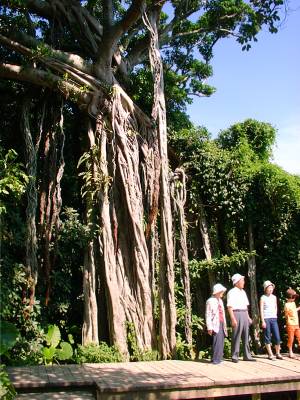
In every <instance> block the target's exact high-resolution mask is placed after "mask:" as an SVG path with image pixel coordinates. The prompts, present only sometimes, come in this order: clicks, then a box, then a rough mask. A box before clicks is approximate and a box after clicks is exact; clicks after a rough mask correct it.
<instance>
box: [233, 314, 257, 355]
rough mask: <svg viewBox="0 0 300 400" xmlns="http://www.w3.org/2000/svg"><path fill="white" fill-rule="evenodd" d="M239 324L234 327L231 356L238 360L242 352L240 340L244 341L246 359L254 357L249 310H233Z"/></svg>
mask: <svg viewBox="0 0 300 400" xmlns="http://www.w3.org/2000/svg"><path fill="white" fill-rule="evenodd" d="M233 313H234V316H235V319H236V322H237V326H236V327H235V328H232V340H231V358H232V359H233V360H237V359H238V358H239V354H240V341H241V339H242V343H243V353H244V359H247V358H252V355H251V353H250V347H249V319H248V312H247V311H246V310H245V311H233Z"/></svg>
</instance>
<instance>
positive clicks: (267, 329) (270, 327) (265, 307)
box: [260, 281, 282, 360]
mask: <svg viewBox="0 0 300 400" xmlns="http://www.w3.org/2000/svg"><path fill="white" fill-rule="evenodd" d="M263 288H264V292H265V293H264V294H263V295H262V296H261V298H260V317H261V326H262V328H263V330H264V341H265V346H266V349H267V352H268V359H269V360H276V358H277V359H279V360H282V356H281V354H280V334H279V328H278V322H277V298H276V296H274V294H273V290H274V288H275V285H274V283H272V282H271V281H265V282H264V283H263ZM272 337H273V340H274V341H275V352H276V354H275V356H274V354H273V352H272V347H271V346H272Z"/></svg>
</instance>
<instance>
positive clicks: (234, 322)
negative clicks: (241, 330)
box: [231, 318, 237, 328]
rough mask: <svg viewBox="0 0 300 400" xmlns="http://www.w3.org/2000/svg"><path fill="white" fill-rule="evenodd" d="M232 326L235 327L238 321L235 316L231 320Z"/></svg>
mask: <svg viewBox="0 0 300 400" xmlns="http://www.w3.org/2000/svg"><path fill="white" fill-rule="evenodd" d="M231 326H232V327H233V328H235V327H236V326H237V321H236V319H235V318H233V319H232V320H231Z"/></svg>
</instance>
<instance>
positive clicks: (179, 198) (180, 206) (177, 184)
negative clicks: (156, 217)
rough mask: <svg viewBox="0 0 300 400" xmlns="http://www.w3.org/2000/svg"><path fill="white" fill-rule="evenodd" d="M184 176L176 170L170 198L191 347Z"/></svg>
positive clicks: (187, 331) (187, 333)
mask: <svg viewBox="0 0 300 400" xmlns="http://www.w3.org/2000/svg"><path fill="white" fill-rule="evenodd" d="M185 183H186V175H185V172H184V170H182V169H180V168H177V169H176V171H175V173H174V178H173V185H172V198H173V200H174V208H175V211H176V212H177V215H178V228H179V235H180V238H179V260H180V264H181V275H182V282H183V290H184V306H185V329H184V330H185V340H186V342H187V343H188V344H189V346H190V348H191V347H192V307H191V289H190V272H189V260H188V248H187V222H186V219H185V212H184V206H185V203H186V184H185Z"/></svg>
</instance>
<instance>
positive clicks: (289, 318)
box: [284, 288, 300, 358]
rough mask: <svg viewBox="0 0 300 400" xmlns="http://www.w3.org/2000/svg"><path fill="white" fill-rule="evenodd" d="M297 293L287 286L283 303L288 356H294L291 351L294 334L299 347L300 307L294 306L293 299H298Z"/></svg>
mask: <svg viewBox="0 0 300 400" xmlns="http://www.w3.org/2000/svg"><path fill="white" fill-rule="evenodd" d="M298 297H299V295H298V294H297V293H296V292H295V290H294V289H292V288H289V289H288V290H287V291H286V303H285V305H284V315H285V320H286V331H287V335H288V342H287V347H288V350H289V357H290V358H295V356H294V353H293V342H294V338H295V336H296V339H297V340H298V346H299V347H300V328H299V317H298V311H299V310H300V307H297V306H296V303H295V300H296V299H298Z"/></svg>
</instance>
